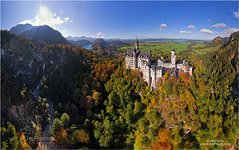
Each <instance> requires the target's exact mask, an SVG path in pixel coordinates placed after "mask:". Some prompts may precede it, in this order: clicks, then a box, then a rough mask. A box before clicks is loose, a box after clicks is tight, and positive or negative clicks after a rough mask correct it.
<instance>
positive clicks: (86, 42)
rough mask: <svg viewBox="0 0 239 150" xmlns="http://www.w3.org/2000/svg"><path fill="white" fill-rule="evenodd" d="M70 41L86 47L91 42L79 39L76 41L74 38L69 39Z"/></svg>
mask: <svg viewBox="0 0 239 150" xmlns="http://www.w3.org/2000/svg"><path fill="white" fill-rule="evenodd" d="M68 41H69V42H70V43H72V44H73V45H75V46H80V47H84V46H86V45H90V44H91V42H90V41H88V40H78V41H74V40H68Z"/></svg>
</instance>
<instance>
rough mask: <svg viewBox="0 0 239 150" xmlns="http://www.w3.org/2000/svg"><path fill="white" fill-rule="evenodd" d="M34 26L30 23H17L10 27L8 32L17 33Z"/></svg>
mask: <svg viewBox="0 0 239 150" xmlns="http://www.w3.org/2000/svg"><path fill="white" fill-rule="evenodd" d="M33 28H34V27H33V26H32V25H31V24H18V25H16V26H14V27H12V28H11V29H10V32H12V33H16V34H17V35H19V34H21V33H23V32H26V31H29V30H31V29H33Z"/></svg>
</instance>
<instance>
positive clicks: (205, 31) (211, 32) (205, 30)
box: [200, 28, 214, 34]
mask: <svg viewBox="0 0 239 150" xmlns="http://www.w3.org/2000/svg"><path fill="white" fill-rule="evenodd" d="M200 32H202V33H204V34H214V32H213V31H212V30H209V29H205V28H204V29H201V30H200Z"/></svg>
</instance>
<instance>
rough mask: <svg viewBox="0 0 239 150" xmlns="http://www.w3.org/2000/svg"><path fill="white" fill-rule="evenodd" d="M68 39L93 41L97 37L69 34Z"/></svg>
mask: <svg viewBox="0 0 239 150" xmlns="http://www.w3.org/2000/svg"><path fill="white" fill-rule="evenodd" d="M66 39H67V40H69V41H79V40H87V41H89V42H93V41H94V40H95V38H92V37H86V36H80V37H79V36H68V37H66Z"/></svg>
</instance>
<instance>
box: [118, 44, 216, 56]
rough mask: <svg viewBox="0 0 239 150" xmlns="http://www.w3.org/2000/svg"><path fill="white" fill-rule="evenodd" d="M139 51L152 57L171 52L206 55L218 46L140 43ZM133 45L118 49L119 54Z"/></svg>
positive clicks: (166, 54)
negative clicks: (145, 52)
mask: <svg viewBox="0 0 239 150" xmlns="http://www.w3.org/2000/svg"><path fill="white" fill-rule="evenodd" d="M139 46H140V49H141V50H143V51H147V52H149V51H151V52H152V55H153V56H158V55H163V56H168V55H170V52H171V50H173V49H174V50H175V51H176V53H177V54H179V55H180V54H182V52H183V53H184V54H185V53H188V52H193V53H195V54H198V55H203V54H206V53H207V52H213V51H215V50H217V49H218V48H219V47H220V45H218V44H211V43H208V42H198V43H196V42H159V43H141V44H140V45H139ZM133 48H134V45H133V44H132V45H129V46H123V47H121V48H119V51H120V52H125V51H126V50H127V49H133Z"/></svg>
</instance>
